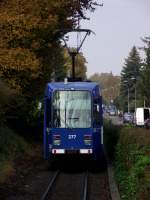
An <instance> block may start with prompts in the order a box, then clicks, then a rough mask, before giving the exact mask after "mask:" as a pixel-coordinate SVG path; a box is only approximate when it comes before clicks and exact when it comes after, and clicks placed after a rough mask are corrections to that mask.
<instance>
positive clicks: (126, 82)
mask: <svg viewBox="0 0 150 200" xmlns="http://www.w3.org/2000/svg"><path fill="white" fill-rule="evenodd" d="M123 83H125V85H127V88H128V113H129V112H130V91H129V83H128V81H123Z"/></svg>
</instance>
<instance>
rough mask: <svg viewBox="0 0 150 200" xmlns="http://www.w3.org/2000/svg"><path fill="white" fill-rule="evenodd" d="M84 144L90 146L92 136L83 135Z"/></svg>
mask: <svg viewBox="0 0 150 200" xmlns="http://www.w3.org/2000/svg"><path fill="white" fill-rule="evenodd" d="M84 144H85V145H91V144H92V136H91V135H84Z"/></svg>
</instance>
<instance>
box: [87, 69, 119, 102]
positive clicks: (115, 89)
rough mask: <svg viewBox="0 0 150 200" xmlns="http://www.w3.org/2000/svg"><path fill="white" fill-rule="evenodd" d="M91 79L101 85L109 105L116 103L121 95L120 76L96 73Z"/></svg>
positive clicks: (104, 97)
mask: <svg viewBox="0 0 150 200" xmlns="http://www.w3.org/2000/svg"><path fill="white" fill-rule="evenodd" d="M90 79H91V80H92V81H95V82H98V83H99V84H100V87H101V88H102V95H103V99H104V101H106V102H107V103H108V104H109V103H110V102H111V100H113V101H114V100H115V99H116V98H117V96H118V95H119V88H120V77H119V76H115V75H113V74H112V73H101V74H99V73H95V74H93V75H92V76H91V77H90Z"/></svg>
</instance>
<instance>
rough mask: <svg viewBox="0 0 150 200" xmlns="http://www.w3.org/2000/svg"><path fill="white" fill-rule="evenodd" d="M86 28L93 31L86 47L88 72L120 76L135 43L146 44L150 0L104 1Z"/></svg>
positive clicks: (84, 50)
mask: <svg viewBox="0 0 150 200" xmlns="http://www.w3.org/2000/svg"><path fill="white" fill-rule="evenodd" d="M99 2H100V0H99ZM103 3H104V6H103V7H99V8H97V10H96V11H95V12H94V13H92V14H90V18H91V19H90V21H86V22H82V23H81V24H82V28H88V29H91V30H93V31H94V32H95V33H96V35H90V37H88V38H87V39H86V41H85V43H84V45H83V47H82V52H83V54H84V56H85V57H86V59H87V62H88V64H87V68H88V69H87V70H88V71H87V75H88V76H89V75H92V74H93V73H96V72H98V73H102V72H111V71H112V73H113V74H116V75H119V74H120V72H121V69H122V66H123V63H124V58H126V57H127V56H128V55H129V51H130V50H131V48H132V46H133V45H135V46H138V47H139V46H142V45H143V42H142V41H141V39H140V38H141V37H144V36H150V0H103Z"/></svg>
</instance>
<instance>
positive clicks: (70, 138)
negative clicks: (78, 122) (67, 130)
mask: <svg viewBox="0 0 150 200" xmlns="http://www.w3.org/2000/svg"><path fill="white" fill-rule="evenodd" d="M76 137H77V136H76V135H73V134H72V135H68V139H69V140H75V139H76Z"/></svg>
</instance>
